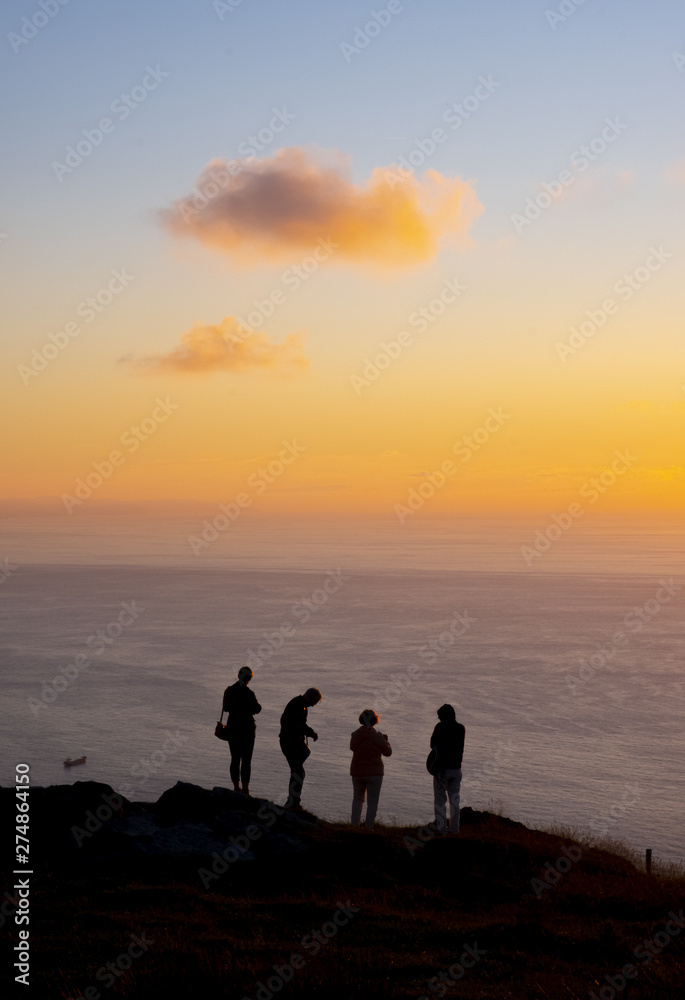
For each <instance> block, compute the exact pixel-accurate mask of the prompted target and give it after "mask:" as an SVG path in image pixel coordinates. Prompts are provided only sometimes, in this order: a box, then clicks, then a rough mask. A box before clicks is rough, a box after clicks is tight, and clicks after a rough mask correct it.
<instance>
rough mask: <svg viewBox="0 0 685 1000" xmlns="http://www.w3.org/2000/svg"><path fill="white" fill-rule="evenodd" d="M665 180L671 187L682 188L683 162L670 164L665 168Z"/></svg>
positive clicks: (684, 165) (684, 169) (684, 167)
mask: <svg viewBox="0 0 685 1000" xmlns="http://www.w3.org/2000/svg"><path fill="white" fill-rule="evenodd" d="M666 180H667V181H668V182H669V184H671V185H672V186H673V187H682V186H683V184H685V160H680V161H679V162H678V163H671V164H670V165H669V166H668V167H667V168H666Z"/></svg>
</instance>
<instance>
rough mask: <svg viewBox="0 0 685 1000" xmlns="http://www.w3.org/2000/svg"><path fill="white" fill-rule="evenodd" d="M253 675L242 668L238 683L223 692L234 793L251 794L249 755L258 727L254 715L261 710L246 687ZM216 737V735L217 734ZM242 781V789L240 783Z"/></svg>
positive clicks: (251, 692)
mask: <svg viewBox="0 0 685 1000" xmlns="http://www.w3.org/2000/svg"><path fill="white" fill-rule="evenodd" d="M252 677H253V673H252V671H251V670H250V668H249V667H241V668H240V670H239V671H238V680H237V681H236V683H235V684H231V685H230V686H229V687H227V688H226V690H225V691H224V700H223V706H222V709H221V714H222V716H223V714H224V712H228V719H227V722H226V727H225V729H226V736H225V738H227V742H228V747H229V750H230V751H231V767H230V771H231V781H232V782H233V790H234V791H236V792H242V793H243V795H249V794H250V775H251V772H252V752H253V750H254V741H255V735H256V732H257V725H256V723H255V720H254V717H255V715H259V713H260V712H261V710H262V706H261V705H260V704H259V702H258V701H257V699H256V697H255V694H254V691H251V690H250V688H249V687H248V684H249V683H250V681H251V680H252ZM217 735H218V734H217ZM241 780H242V783H243V784H242V788H241V787H240V782H241Z"/></svg>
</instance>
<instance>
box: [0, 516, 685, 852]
mask: <svg viewBox="0 0 685 1000" xmlns="http://www.w3.org/2000/svg"><path fill="white" fill-rule="evenodd" d="M63 523H64V519H62V522H61V524H63ZM200 525H201V519H200ZM197 527H198V523H197V519H196V518H195V519H185V520H182V521H179V520H175V521H173V523H172V522H171V521H168V522H165V523H163V524H161V525H157V526H155V527H154V528H153V527H151V525H150V523H149V522H146V523H144V522H143V521H142V520H141V521H136V520H135V519H133V520H131V519H116V518H109V519H108V518H103V519H98V518H90V519H86V518H83V519H81V522H80V524H79V523H77V522H76V521H74V523H73V525H72V523H71V522H69V527H68V531H65V530H61V531H60V530H56V528H55V524H54V523H53V522H52V520H51V519H48V520H41V519H38V518H33V519H26V521H15V522H12V523H10V522H9V520H6V521H5V522H4V528H5V529H7V534H6V535H5V538H4V541H5V547H4V552H7V553H8V555H9V558H10V565H11V566H16V569H14V570H13V571H12V573H11V574H10V576H9V577H8V578H7V579H6V580H5V582H4V583H3V584H2V586H0V617H1V621H2V637H3V638H2V660H3V686H4V705H5V713H4V725H3V727H2V733H1V734H0V748H1V750H2V755H1V759H2V767H1V770H0V783H2V784H9V783H11V781H12V775H13V765H14V763H15V762H17V761H26V762H27V763H29V764H30V766H31V774H32V780H33V782H34V783H35V784H50V783H57V782H71V781H75V780H83V779H86V778H88V779H93V780H99V781H106V782H108V783H110V784H112V785H113V786H114V787H115V788H119V789H124V790H127V791H132V793H133V797H134V798H137V799H142V800H151V799H155V798H156V797H157V796H158V795H159V794H160V793H161V792H162V791H163V790H164V789H165V788H167V787H169V786H170V785H172V784H173V783H174V782H175V781H176V780H177V779H181V780H184V781H192V782H196V783H198V784H201V785H204V786H206V787H211V786H213V785H228V784H230V781H229V777H228V751H227V748H226V747H225V745H223V744H222V743H220V742H219V741H218V740H216V739H215V738H214V736H213V727H214V723H215V721H216V719H217V718H218V713H219V709H220V702H221V695H222V692H223V689H224V687H225V686H226V685H227V684H228V683H231V682H232V681H233V679H234V676H235V673H236V672H237V669H238V668H239V667H240V666H241V665H242V664H243V663H245V662H247V660H248V656H249V655H250V650H252V651H253V653H254V654H255V655H257V656H259V657H260V658H261V661H262V662H261V663H260V664H259V666H257V667H256V669H255V678H254V681H253V689H254V691H255V693H256V694H257V697H258V699H259V701H260V702H261V703H262V705H263V712H262V713H261V715H260V716H259V717H258V719H257V724H258V730H257V743H256V749H255V755H254V761H253V779H252V790H253V792H254V793H255V794H258V795H264V796H268V797H269V798H273V799H275V800H276V801H281V800H283V801H284V800H285V795H286V789H287V768H286V765H285V761H284V759H283V757H282V755H281V753H280V750H279V747H278V720H279V716H280V713H281V711H282V709H283V707H284V705H285V703H286V702H287V701H288V699H289V698H291V697H292V696H293V695H295V694H299V693H302V692H303V691H304V689H305V688H306V687H309V686H317V687H319V688H320V689H321V691H322V693H323V696H324V697H323V701H322V702H321V704H320V705H319V706H317V707H316V708H314V709H313V710H311V712H310V721H311V724H312V726H313V727H314V728H315V729H316V730H317V731H318V732H319V735H320V739H319V741H318V743H316V744H315V745H313V746H312V751H313V752H312V756H311V758H310V760H309V762H308V765H307V780H306V784H305V795H304V801H305V804H306V805H307V806H308V807H309V808H311V809H312V810H313V811H314V812H316V813H318V814H320V815H323V816H327V817H329V818H345V817H347V816H348V814H349V806H350V800H351V781H350V777H349V762H350V752H349V749H348V746H349V735H350V733H351V732H352V730H353V729H355V728H356V727H357V725H358V722H357V718H358V716H359V713H360V712H361V710H362V709H365V708H375V709H376V710H378V711H379V714H380V716H381V723H380V729H381V730H382V731H383V732H385V733H387V734H388V735H389V738H390V742H391V744H392V746H393V756H392V757H391V758H390V759H389V760H388V761H387V762H386V777H385V780H384V784H383V790H382V794H381V803H380V812H379V818H380V820H381V821H387V822H391V821H401V822H412V823H419V822H421V823H422V822H426V821H427V820H429V819H430V818H431V815H432V796H431V779H430V777H429V776H428V774H427V772H426V770H425V766H424V761H425V757H426V754H427V751H428V739H429V736H430V733H431V730H432V728H433V725H434V724H435V722H436V715H435V712H436V709H437V707H438V706H439V705H440V704H442V703H443V702H445V701H447V702H451V703H452V704H453V705H454V706H455V708H456V710H457V716H458V718H459V719H460V721H462V722H463V723H464V725H465V726H466V751H465V756H464V768H463V773H464V782H463V796H462V803H463V804H464V805H472V806H474V807H485V806H488V805H493V804H497V805H498V806H499V807H501V808H502V810H503V811H504V812H505V813H506V814H508V815H510V816H512V817H513V818H515V819H520V820H522V821H523V822H526V823H528V824H530V825H543V826H544V825H550V824H553V823H561V824H564V825H569V826H573V827H576V828H579V829H583V830H594V831H595V832H606V833H607V834H608V835H611V836H616V837H617V838H619V839H621V840H623V841H625V842H627V843H629V844H631V845H633V846H634V847H636V848H638V849H640V850H644V848H645V847H652V848H653V849H654V852H655V855H656V856H657V857H660V858H663V859H669V860H679V861H682V860H683V859H685V822H684V819H685V809H684V805H683V798H684V797H683V779H682V759H683V750H684V749H685V739H684V737H683V723H684V721H685V719H684V714H685V713H684V711H683V706H684V704H685V697H684V695H685V682H684V680H683V667H682V662H683V654H682V650H683V642H682V625H681V622H682V604H683V594H685V580H684V579H683V578H682V577H678V576H675V575H674V572H673V569H674V564H678V563H679V564H680V565H682V559H681V555H680V552H679V551H678V544H679V542H678V544H676V543H675V542H674V541H673V539H670V540H669V538H668V537H667V536H664V537H663V538H656V539H655V538H651V540H650V539H649V538H648V537H647V536H639V535H635V534H633V535H631V536H630V541H628V540H627V539H626V538H624V540H623V542H621V539H620V538H619V536H618V535H616V536H615V537H610V536H608V535H603V536H602V538H601V540H598V538H596V537H595V538H593V537H592V536H591V533H590V535H588V536H587V537H585V538H584V539H582V538H581V536H580V535H578V538H577V539H576V540H575V541H572V540H571V539H568V540H560V541H559V543H557V546H556V551H550V553H548V554H546V556H545V558H544V559H542V560H540V566H539V567H535V570H534V571H533V572H532V573H531V572H530V571H528V570H527V568H526V567H525V566H524V565H522V560H521V557H520V549H519V546H520V544H527V543H528V536H527V535H526V534H525V531H524V532H523V533H522V534H521V535H520V536H513V535H512V533H511V531H509V532H508V533H507V534H506V540H505V536H504V535H496V532H492V531H491V530H490V529H489V528H488V525H487V524H481V525H480V526H479V527H478V529H477V530H476V529H475V528H474V529H472V530H471V531H468V530H464V531H463V532H461V533H460V532H459V531H456V530H454V529H451V533H450V529H448V528H445V529H444V531H438V532H435V531H434V532H433V533H432V534H431V533H425V534H422V533H421V531H420V530H417V531H415V532H414V533H413V534H411V533H406V534H405V535H403V536H402V539H401V544H399V543H398V542H397V541H396V540H395V541H393V542H391V541H389V537H390V536H387V537H385V536H384V535H383V532H382V530H379V529H378V528H377V527H376V528H373V527H369V528H368V529H365V530H367V533H366V534H365V533H364V530H362V529H357V530H355V531H352V530H350V531H349V532H348V533H347V534H345V532H343V531H342V529H341V531H340V532H337V533H335V534H334V535H333V536H331V532H330V530H328V532H326V531H324V530H323V529H316V530H313V529H305V528H304V527H302V526H300V528H299V529H295V528H293V529H292V531H290V532H288V533H286V534H284V535H283V534H282V535H281V536H280V538H279V535H278V533H277V532H275V531H273V533H272V534H271V535H270V534H269V532H268V531H259V532H254V533H253V534H252V536H249V532H246V533H245V534H244V535H241V536H238V535H237V533H236V534H235V535H234V536H232V538H231V539H230V540H229V539H227V538H221V539H219V540H217V542H216V543H215V545H214V546H210V547H209V548H208V550H207V551H206V553H204V554H203V557H202V558H196V557H194V556H193V555H192V553H189V550H188V546H187V536H188V534H189V533H190V532H192V531H194V530H196V528H197ZM388 530H389V529H388ZM298 531H299V534H298ZM248 536H249V537H248ZM332 537H333V540H331V538H332ZM396 538H397V535H396V534H395V539H396ZM566 543H568V544H567V549H566V550H565V551H563V550H562V546H563V545H564V544H566ZM573 546H575V548H573ZM674 553H675V556H674ZM572 554H575V558H574V559H572ZM671 557H673V558H671ZM88 563H89V564H88ZM476 567H481V569H480V570H479V569H477V568H476ZM482 567H485V571H483V570H482ZM608 567H611V568H612V569H613V570H614V571H612V572H608V571H606V570H607V568H608ZM617 569H618V570H620V571H616V570H617ZM671 577H672V578H673V582H672V584H669V587H670V588H671V592H670V593H669V591H668V590H664V589H663V587H662V584H661V583H660V580H665V581H666V582H667V583H668V581H669V579H670V578H671ZM326 581H330V582H329V583H328V584H327V585H326ZM325 585H326V586H325ZM657 594H658V595H659V597H660V600H657ZM132 602H135V603H134V604H133V607H134V609H135V610H136V612H137V617H136V618H135V620H134V621H133V622H131V623H130V624H128V625H125V626H124V627H123V629H122V630H121V634H118V635H115V634H114V633H117V632H118V631H119V628H120V626H119V625H117V624H115V625H114V626H113V627H112V628H110V633H111V634H110V635H107V633H106V629H107V626H108V625H110V624H111V623H116V622H117V619H118V615H119V613H120V612H121V611H122V603H123V604H128V605H129V606H130V605H131V603H132ZM635 608H640V609H642V611H641V615H642V619H644V620H642V619H641V618H640V617H639V616H636V613H635V611H634V609H635ZM457 615H459V616H461V617H460V618H458V617H457ZM626 616H630V617H629V618H628V622H629V624H626ZM125 617H126V618H127V617H128V616H125ZM638 625H639V628H638V627H637V626H638ZM98 629H105V635H106V638H107V640H109V641H99V640H98V639H97V631H98ZM618 630H622V631H623V632H624V633H625V641H621V643H620V645H617V644H615V643H614V641H613V639H612V637H613V636H614V635H615V633H616V632H617V631H618ZM91 636H95V637H96V638H95V639H90V641H89V637H91ZM274 646H278V647H279V648H278V649H276V650H274V649H273V647H274ZM600 647H601V648H602V649H603V650H604V656H605V657H606V662H605V663H602V661H601V660H597V659H595V660H594V661H593V662H594V667H593V668H592V671H590V670H589V669H588V668H587V667H586V668H585V670H584V679H582V678H581V676H580V673H579V671H580V668H581V661H582V660H585V661H588V660H589V658H590V657H592V656H595V655H596V654H598V650H599V648H600ZM79 653H81V654H84V655H85V656H87V657H88V659H89V662H90V665H89V666H88V667H87V668H86V669H83V670H82V671H81V673H80V675H79V676H78V677H76V678H75V679H74V680H73V681H72V682H71V683H70V684H69V685H68V686H66V688H65V689H63V690H59V691H57V692H56V697H55V698H54V699H52V700H51V701H50V703H49V704H47V706H46V707H45V708H37V707H36V706H37V705H39V704H40V705H42V704H44V702H42V701H41V695H42V693H43V692H45V691H47V692H48V697H51V695H50V690H52V691H53V692H54V688H51V684H52V681H53V679H54V678H55V677H57V676H58V672H59V671H60V668H62V667H65V666H67V665H68V664H70V663H72V662H73V659H74V657H75V656H76V655H77V654H79ZM569 676H572V677H575V679H576V680H575V683H574V684H573V687H571V686H570V685H569V681H568V678H569ZM56 686H57V687H58V688H63V687H64V685H63V684H62V683H61V682H60V683H58V684H57V685H56ZM574 692H575V693H574ZM29 699H35V702H32V703H31V704H33V705H34V710H32V709H31V707H30V704H29ZM81 754H87V755H88V762H87V764H86V765H85V766H84V767H80V768H74V769H72V770H68V769H64V768H63V767H62V763H61V762H62V760H63V759H64V758H65V757H67V756H79V755H81Z"/></svg>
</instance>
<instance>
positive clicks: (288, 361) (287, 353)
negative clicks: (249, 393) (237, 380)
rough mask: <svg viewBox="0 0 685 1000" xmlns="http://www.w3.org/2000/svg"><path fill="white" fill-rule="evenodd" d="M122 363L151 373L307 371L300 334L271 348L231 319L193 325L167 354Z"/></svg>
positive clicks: (262, 337)
mask: <svg viewBox="0 0 685 1000" xmlns="http://www.w3.org/2000/svg"><path fill="white" fill-rule="evenodd" d="M126 360H129V361H130V360H133V363H134V364H136V365H137V366H138V367H139V368H142V369H145V370H147V371H149V372H152V373H161V372H174V371H176V372H187V373H195V374H202V373H208V372H217V371H224V372H246V371H253V370H255V369H270V370H272V371H280V372H281V373H285V374H288V373H290V374H292V373H296V372H302V371H305V370H306V369H307V368H308V367H309V361H308V359H307V358H306V357H305V355H304V350H303V343H302V337H301V335H300V334H297V333H292V334H290V335H289V336H287V337H286V338H285V340H284V341H283V343H282V344H275V343H273V342H272V341H270V340H269V339H268V338H267V336H266V334H265V333H257V332H255V333H249V334H248V333H247V332H246V331H243V329H242V328H241V327H240V326H239V325H238V322H237V320H236V319H235V318H234V317H233V316H226V318H225V319H223V320H222V321H221V322H220V323H218V324H216V325H210V326H208V325H205V324H203V323H195V325H194V326H193V327H192V328H191V329H190V330H188V331H187V333H184V334H183V335H182V336H181V343H180V345H179V346H178V347H176V348H174V350H172V351H170V352H169V353H168V354H158V355H152V356H149V357H145V358H138V359H126Z"/></svg>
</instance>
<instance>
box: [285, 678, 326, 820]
mask: <svg viewBox="0 0 685 1000" xmlns="http://www.w3.org/2000/svg"><path fill="white" fill-rule="evenodd" d="M320 701H321V692H320V691H319V690H317V688H307V690H306V691H305V693H304V694H298V695H297V696H296V697H295V698H291V700H290V701H289V702H288V704H287V705H286V706H285V709H284V710H283V715H282V716H281V732H280V735H279V737H278V739H279V742H280V744H281V750H282V751H283V753H284V755H285V759H286V760H287V761H288V766H289V767H290V784H289V786H288V801H287V802H286V804H285V807H286V809H301V808H302V806H301V805H300V800H301V798H302V784H303V782H304V762H305V761H306V759H307V757H309V755H310V753H311V750H310V749H309V747H308V746H307V744H306V743H305V737H306V736H309V737H310V738H311V739H313V740H314V741H315V742H316V740H318V738H319V737H318V736H317V734H316V733H315V732H314V730H313V729H310V727H309V726H308V725H307V709H309V708H311V707H312V705H318V704H319V702H320Z"/></svg>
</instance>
